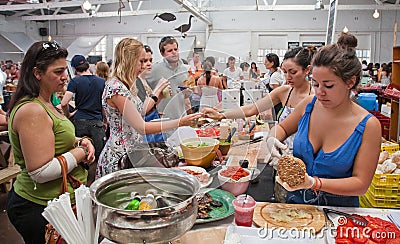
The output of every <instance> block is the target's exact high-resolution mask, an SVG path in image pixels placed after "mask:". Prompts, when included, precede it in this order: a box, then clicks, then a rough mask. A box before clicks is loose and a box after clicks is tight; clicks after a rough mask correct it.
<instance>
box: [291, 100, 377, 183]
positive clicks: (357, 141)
mask: <svg viewBox="0 0 400 244" xmlns="http://www.w3.org/2000/svg"><path fill="white" fill-rule="evenodd" d="M315 101H316V97H314V98H313V100H312V101H311V102H310V103H309V104H307V107H306V111H305V113H304V115H303V117H301V119H300V121H299V123H298V130H297V133H296V136H295V138H294V141H293V155H294V156H295V157H298V158H301V159H302V160H303V161H304V163H305V164H306V167H307V174H309V175H310V176H318V177H320V178H328V179H332V178H346V177H350V176H352V172H353V164H354V158H355V156H356V154H357V152H358V148H359V147H360V145H361V141H362V135H363V133H364V129H365V125H366V123H367V120H368V119H369V118H370V117H371V116H372V114H368V115H367V116H365V117H364V119H363V120H362V121H361V122H360V123H359V124H358V125H357V127H356V128H355V129H354V132H353V133H352V134H351V135H350V137H349V138H347V140H346V141H345V142H344V143H343V144H342V145H341V146H339V147H338V148H337V149H336V150H335V151H333V152H329V153H325V152H324V151H323V150H322V148H321V149H320V150H319V151H318V152H317V153H316V154H315V155H314V149H313V147H312V145H311V142H310V140H309V138H308V127H309V124H310V117H311V112H312V110H313V108H314V104H315Z"/></svg>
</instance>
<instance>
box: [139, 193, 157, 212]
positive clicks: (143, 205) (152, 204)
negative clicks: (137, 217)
mask: <svg viewBox="0 0 400 244" xmlns="http://www.w3.org/2000/svg"><path fill="white" fill-rule="evenodd" d="M154 208H157V202H156V200H155V199H154V196H153V194H147V195H146V196H145V197H144V198H142V200H141V201H140V204H139V210H150V209H154Z"/></svg>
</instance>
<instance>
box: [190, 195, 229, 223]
mask: <svg viewBox="0 0 400 244" xmlns="http://www.w3.org/2000/svg"><path fill="white" fill-rule="evenodd" d="M197 198H198V201H199V211H198V213H197V220H196V224H202V223H208V222H213V221H217V220H221V219H225V218H227V217H229V216H231V215H232V214H233V212H234V211H233V206H232V201H233V200H234V199H235V197H234V196H233V195H232V194H231V193H229V192H227V191H224V190H221V189H213V188H203V189H201V190H200V193H199V195H198V197H197Z"/></svg>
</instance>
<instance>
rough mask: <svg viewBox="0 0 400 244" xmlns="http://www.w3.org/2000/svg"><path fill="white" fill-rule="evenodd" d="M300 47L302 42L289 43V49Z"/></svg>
mask: <svg viewBox="0 0 400 244" xmlns="http://www.w3.org/2000/svg"><path fill="white" fill-rule="evenodd" d="M296 47H300V42H288V49H291V48H296Z"/></svg>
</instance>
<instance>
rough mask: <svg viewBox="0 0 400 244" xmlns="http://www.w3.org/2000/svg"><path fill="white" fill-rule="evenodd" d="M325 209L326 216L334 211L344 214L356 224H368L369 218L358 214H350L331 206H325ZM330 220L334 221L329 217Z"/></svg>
mask: <svg viewBox="0 0 400 244" xmlns="http://www.w3.org/2000/svg"><path fill="white" fill-rule="evenodd" d="M323 211H324V213H325V215H326V216H327V215H328V213H334V214H337V215H342V216H345V217H346V218H349V219H351V221H352V222H353V223H354V224H356V225H359V226H364V227H365V226H367V225H368V220H367V219H366V218H364V217H363V216H361V215H358V214H348V213H345V212H341V211H337V210H334V209H330V208H324V209H323ZM328 220H329V221H330V222H331V223H332V221H331V220H330V219H329V218H328ZM332 224H333V223H332Z"/></svg>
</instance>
